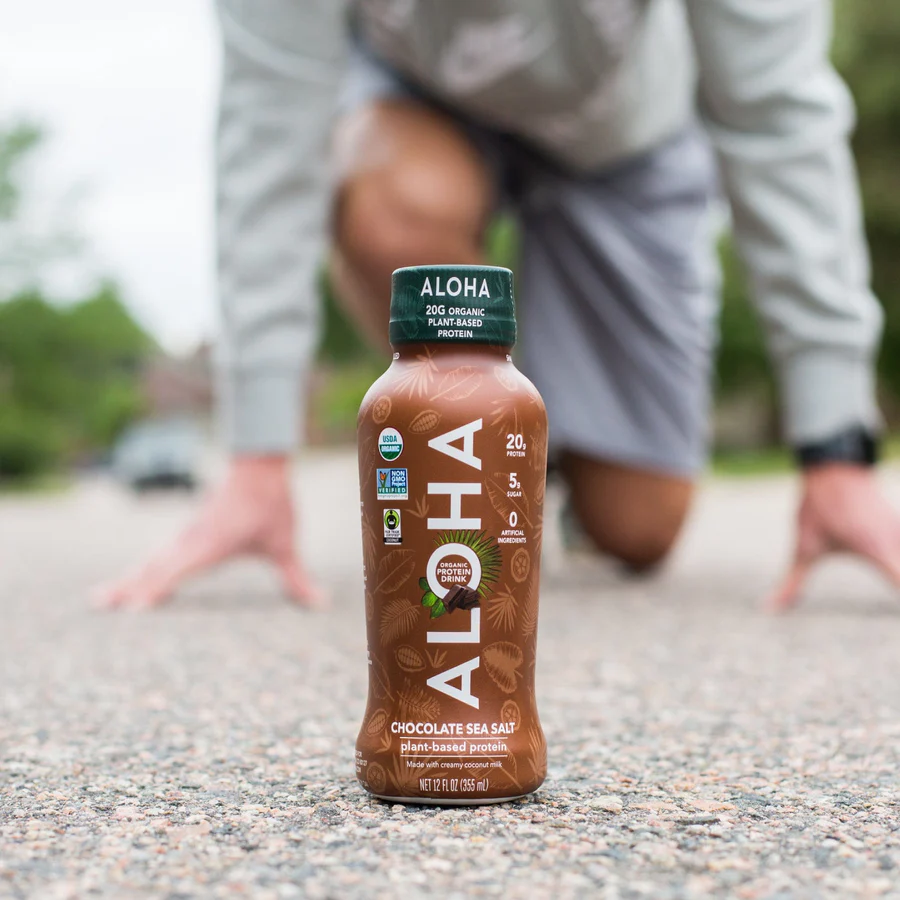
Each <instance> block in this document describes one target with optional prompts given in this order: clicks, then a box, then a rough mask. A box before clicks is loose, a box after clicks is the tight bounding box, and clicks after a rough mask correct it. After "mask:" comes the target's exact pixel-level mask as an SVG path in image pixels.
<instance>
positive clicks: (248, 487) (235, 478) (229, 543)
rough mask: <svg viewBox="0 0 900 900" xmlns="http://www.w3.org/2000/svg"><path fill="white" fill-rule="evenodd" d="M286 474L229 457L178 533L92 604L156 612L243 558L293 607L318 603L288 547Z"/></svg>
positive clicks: (278, 460)
mask: <svg viewBox="0 0 900 900" xmlns="http://www.w3.org/2000/svg"><path fill="white" fill-rule="evenodd" d="M289 468H290V467H289V462H288V460H287V458H286V457H280V456H277V457H276V456H271V457H239V458H236V459H235V460H234V461H233V462H232V463H231V466H230V468H229V471H228V474H227V475H226V477H225V480H224V482H223V483H222V484H221V485H220V486H219V487H218V489H217V490H216V491H215V493H213V494H212V496H210V497H209V498H208V499H207V500H206V501H205V502H204V504H203V506H202V507H201V508H200V510H199V512H198V514H197V516H196V517H195V519H194V520H193V521H192V522H191V523H190V524H189V525H188V527H187V528H186V529H185V531H184V532H182V533H181V534H180V535H179V536H178V537H177V538H176V539H175V541H174V542H173V543H172V544H170V545H169V546H168V547H166V548H165V549H164V550H162V551H161V552H160V553H159V554H157V555H156V556H155V557H153V558H152V559H151V560H150V561H149V562H148V563H147V564H146V565H145V566H143V567H142V568H141V569H139V570H138V571H137V572H135V573H133V574H132V575H129V576H127V577H126V578H124V579H122V580H121V581H119V582H117V583H115V584H112V585H109V586H107V587H104V588H101V589H100V590H98V592H97V596H96V605H97V606H99V607H102V608H106V609H110V608H115V607H123V606H128V607H149V606H156V605H157V604H160V603H163V602H164V601H165V600H167V599H168V598H169V597H170V596H171V595H172V594H173V593H174V592H175V591H176V590H177V588H178V587H179V586H180V585H181V584H182V582H184V581H185V580H186V579H188V578H189V577H191V576H192V575H196V574H198V573H200V572H202V571H204V570H206V569H209V568H211V567H213V566H215V565H218V564H219V563H221V562H224V561H225V560H227V559H231V558H232V557H237V556H244V555H255V556H260V557H263V558H264V559H267V560H269V561H270V562H271V563H273V564H274V565H275V567H276V568H277V570H278V573H279V575H280V576H281V581H282V585H283V587H284V590H285V593H286V594H287V595H288V597H290V598H291V600H293V601H294V602H295V603H297V604H299V605H300V606H319V605H321V604H322V595H321V593H320V592H319V590H318V588H317V587H316V585H315V584H314V583H313V582H312V581H311V580H310V578H309V575H308V574H307V573H306V570H305V569H304V568H303V565H302V563H301V561H300V559H299V557H298V556H297V553H296V550H295V549H294V508H293V503H292V501H291V491H290V483H289Z"/></svg>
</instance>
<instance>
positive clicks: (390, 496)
mask: <svg viewBox="0 0 900 900" xmlns="http://www.w3.org/2000/svg"><path fill="white" fill-rule="evenodd" d="M375 474H376V478H375V481H376V486H377V489H378V499H379V500H408V499H409V493H408V485H407V482H406V469H377V470H376V472H375Z"/></svg>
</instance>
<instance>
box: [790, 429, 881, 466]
mask: <svg viewBox="0 0 900 900" xmlns="http://www.w3.org/2000/svg"><path fill="white" fill-rule="evenodd" d="M794 455H795V457H796V459H797V463H798V464H799V465H800V466H801V467H802V468H804V469H811V468H814V467H815V466H824V465H826V464H827V463H849V464H851V465H858V466H874V465H875V463H877V462H878V437H877V435H876V434H875V433H874V432H872V431H869V430H868V429H866V428H863V427H862V426H860V425H856V426H853V427H852V428H847V429H845V430H844V431H841V432H839V433H838V434H835V435H833V436H832V437H829V438H825V439H824V440H821V441H813V442H811V443H808V444H801V445H800V446H798V447H796V448H795V449H794Z"/></svg>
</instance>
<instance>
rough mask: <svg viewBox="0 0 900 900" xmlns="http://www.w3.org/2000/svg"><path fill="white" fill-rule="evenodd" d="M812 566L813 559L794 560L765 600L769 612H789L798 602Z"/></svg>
mask: <svg viewBox="0 0 900 900" xmlns="http://www.w3.org/2000/svg"><path fill="white" fill-rule="evenodd" d="M812 567H813V560H796V561H795V562H794V564H793V565H792V566H791V568H790V570H789V571H788V573H787V575H786V576H785V577H784V579H783V580H782V582H781V584H779V585H778V587H777V588H776V589H775V590H774V591H772V593H771V594H770V595H769V596H768V598H767V599H766V602H765V604H764V605H765V608H766V610H767V611H768V612H771V613H785V612H789V611H790V610H791V609H793V608H794V607H795V606H796V605H797V604H798V603H799V602H800V595H801V593H802V591H803V586H804V585H805V584H806V579H807V578H808V577H809V573H810V570H811V569H812Z"/></svg>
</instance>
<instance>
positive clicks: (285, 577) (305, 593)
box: [278, 556, 329, 609]
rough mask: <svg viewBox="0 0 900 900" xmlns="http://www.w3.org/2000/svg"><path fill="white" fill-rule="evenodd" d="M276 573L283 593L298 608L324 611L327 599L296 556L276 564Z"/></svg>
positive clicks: (327, 603) (327, 602)
mask: <svg viewBox="0 0 900 900" xmlns="http://www.w3.org/2000/svg"><path fill="white" fill-rule="evenodd" d="M278 571H279V574H280V575H281V583H282V585H283V587H284V591H285V593H286V594H287V595H288V597H290V598H291V600H293V601H294V603H296V604H297V605H298V606H304V607H306V608H308V609H325V608H326V607H328V605H329V600H328V597H327V596H326V595H325V593H324V592H323V591H322V590H321V588H320V587H319V586H318V585H317V584H316V583H315V581H313V579H312V578H310V576H309V575H308V574H307V572H306V571H305V570H304V569H303V567H302V566H301V565H300V561H299V560H298V559H297V557H296V556H292V557H291V558H290V559H286V560H282V561H280V562H278Z"/></svg>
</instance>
